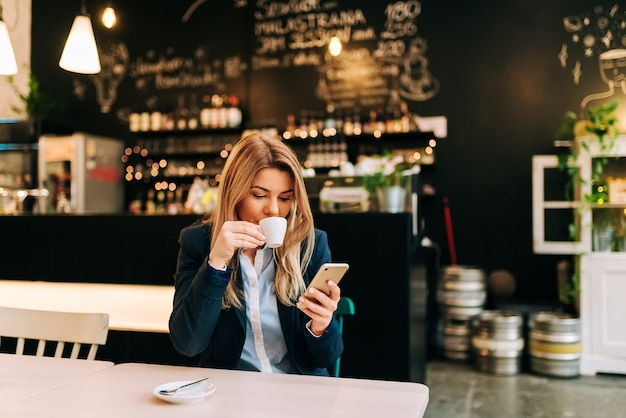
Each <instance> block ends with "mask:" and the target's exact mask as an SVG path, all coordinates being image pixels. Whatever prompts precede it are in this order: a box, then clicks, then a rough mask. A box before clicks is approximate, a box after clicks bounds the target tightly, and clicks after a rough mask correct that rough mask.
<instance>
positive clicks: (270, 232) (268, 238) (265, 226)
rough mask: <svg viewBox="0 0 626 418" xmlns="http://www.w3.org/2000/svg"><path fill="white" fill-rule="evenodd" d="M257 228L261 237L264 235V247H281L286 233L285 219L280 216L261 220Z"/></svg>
mask: <svg viewBox="0 0 626 418" xmlns="http://www.w3.org/2000/svg"><path fill="white" fill-rule="evenodd" d="M259 227H260V228H261V232H262V233H263V235H265V246H266V247H268V248H276V247H280V246H281V245H283V240H284V239H285V232H287V219H285V218H283V217H280V216H272V217H270V218H265V219H261V220H260V221H259Z"/></svg>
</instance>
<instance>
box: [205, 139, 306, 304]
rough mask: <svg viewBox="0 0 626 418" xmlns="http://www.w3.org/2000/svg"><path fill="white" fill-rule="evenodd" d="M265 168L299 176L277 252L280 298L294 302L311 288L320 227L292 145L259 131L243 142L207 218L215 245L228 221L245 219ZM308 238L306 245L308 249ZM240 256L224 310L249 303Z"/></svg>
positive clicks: (295, 178)
mask: <svg viewBox="0 0 626 418" xmlns="http://www.w3.org/2000/svg"><path fill="white" fill-rule="evenodd" d="M264 168H277V169H279V170H281V171H284V172H286V173H289V174H290V176H291V178H292V179H293V199H292V201H291V209H290V211H289V214H288V215H287V233H286V234H285V240H284V242H283V245H282V246H281V247H278V248H275V249H274V250H273V251H274V260H275V262H276V276H275V280H274V287H275V289H276V296H277V297H278V300H279V301H280V302H281V303H282V304H284V305H287V306H293V305H294V303H295V300H296V299H297V297H298V296H299V295H300V294H302V293H303V292H304V290H305V284H304V278H303V276H302V275H303V272H304V271H305V270H306V267H307V266H308V264H309V261H310V260H311V256H312V254H313V247H314V245H315V231H314V224H313V214H312V212H311V206H310V204H309V198H308V196H307V193H306V187H305V184H304V179H303V178H302V172H301V169H300V163H299V162H298V158H297V156H296V154H295V153H294V152H293V150H292V149H291V148H289V147H288V146H287V145H286V144H284V143H283V142H282V141H281V140H280V139H278V138H276V137H273V136H264V135H261V134H260V133H257V132H255V133H252V134H249V135H247V136H245V137H244V138H242V139H241V140H240V141H239V142H237V144H235V146H234V147H233V149H232V151H231V153H230V155H229V157H228V159H227V160H226V164H225V165H224V169H223V170H222V174H221V179H220V183H219V188H218V201H217V206H216V208H215V210H214V211H213V213H212V214H209V215H207V217H206V218H205V220H204V222H211V247H212V246H213V245H215V241H216V238H217V235H218V233H219V231H220V230H221V228H222V225H223V224H224V222H226V221H235V220H239V216H238V215H237V206H238V205H239V203H240V202H241V201H242V200H243V199H244V197H245V196H246V195H247V194H248V192H249V190H250V187H251V185H252V179H253V178H254V176H255V175H256V173H257V172H258V171H259V170H262V169H264ZM304 240H306V245H305V246H304V247H302V242H303V241H304ZM238 255H239V252H237V253H235V256H233V258H232V259H231V260H230V261H229V263H228V264H229V267H231V268H232V269H233V273H232V275H231V277H230V281H229V283H228V285H227V287H226V292H225V293H224V297H223V299H222V306H223V307H224V308H230V307H233V306H235V307H238V308H241V307H243V304H242V299H243V288H242V286H241V284H240V283H237V271H238V264H239V263H238Z"/></svg>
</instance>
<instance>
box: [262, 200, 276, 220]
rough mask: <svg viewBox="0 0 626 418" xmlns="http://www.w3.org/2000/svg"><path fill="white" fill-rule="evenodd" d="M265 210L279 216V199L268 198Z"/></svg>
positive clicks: (271, 214) (269, 213)
mask: <svg viewBox="0 0 626 418" xmlns="http://www.w3.org/2000/svg"><path fill="white" fill-rule="evenodd" d="M265 211H266V213H267V214H268V215H270V216H278V214H279V212H278V199H268V200H267V205H266V206H265Z"/></svg>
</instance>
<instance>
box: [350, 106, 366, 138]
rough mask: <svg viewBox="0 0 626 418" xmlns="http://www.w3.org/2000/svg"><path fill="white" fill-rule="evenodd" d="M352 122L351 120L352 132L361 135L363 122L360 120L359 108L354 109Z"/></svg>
mask: <svg viewBox="0 0 626 418" xmlns="http://www.w3.org/2000/svg"><path fill="white" fill-rule="evenodd" d="M352 122H353V129H352V133H353V134H354V135H356V136H358V135H361V134H362V133H363V123H362V122H361V113H360V110H359V108H356V109H355V111H354V117H353V118H352Z"/></svg>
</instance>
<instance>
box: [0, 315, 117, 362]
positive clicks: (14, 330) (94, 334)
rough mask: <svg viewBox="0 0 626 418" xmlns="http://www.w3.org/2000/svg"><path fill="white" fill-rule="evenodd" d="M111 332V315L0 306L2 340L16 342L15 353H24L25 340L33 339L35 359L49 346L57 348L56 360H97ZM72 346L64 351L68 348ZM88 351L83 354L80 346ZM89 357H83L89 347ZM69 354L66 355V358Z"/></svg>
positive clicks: (43, 353)
mask: <svg viewBox="0 0 626 418" xmlns="http://www.w3.org/2000/svg"><path fill="white" fill-rule="evenodd" d="M108 333H109V314H106V313H82V312H58V311H40V310H34V309H20V308H7V307H3V306H0V338H2V337H10V338H15V339H17V346H16V350H15V354H18V355H23V354H25V351H24V347H25V343H26V341H27V340H28V341H30V340H33V341H34V344H35V349H36V353H35V355H36V356H43V355H45V352H44V351H45V349H46V346H50V347H54V346H55V345H56V349H55V351H54V357H64V354H63V352H64V351H66V352H67V351H69V350H71V353H70V354H69V358H79V355H80V358H86V359H87V360H94V359H95V358H96V352H97V350H98V346H99V345H103V344H105V343H106V340H107V335H108ZM66 344H67V345H69V347H68V349H67V350H65V346H66ZM83 345H85V350H83V351H82V352H83V354H81V347H83ZM87 346H88V347H89V351H88V353H87V355H86V356H85V355H84V351H86V347H87ZM67 356H68V355H67V354H66V355H65V357H67Z"/></svg>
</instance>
